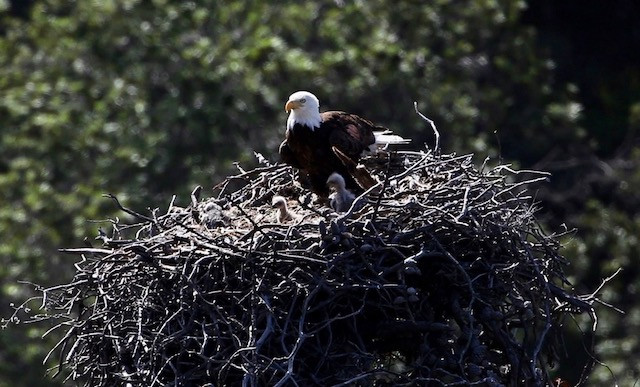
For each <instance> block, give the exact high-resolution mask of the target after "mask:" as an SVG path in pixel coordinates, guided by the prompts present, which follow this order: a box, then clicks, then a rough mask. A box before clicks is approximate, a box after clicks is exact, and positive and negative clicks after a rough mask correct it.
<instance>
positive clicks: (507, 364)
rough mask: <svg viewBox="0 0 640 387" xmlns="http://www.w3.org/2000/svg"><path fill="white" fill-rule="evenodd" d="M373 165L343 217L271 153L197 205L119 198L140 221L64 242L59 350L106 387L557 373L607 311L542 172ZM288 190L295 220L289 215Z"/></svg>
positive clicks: (426, 160) (50, 301)
mask: <svg viewBox="0 0 640 387" xmlns="http://www.w3.org/2000/svg"><path fill="white" fill-rule="evenodd" d="M365 164H366V165H367V167H368V168H369V169H370V170H371V172H372V174H373V175H374V176H375V177H376V178H377V179H378V180H379V181H380V185H379V186H378V187H374V188H375V189H371V190H369V193H365V194H363V195H361V196H359V197H358V198H357V199H356V202H355V203H354V205H353V206H352V207H351V210H350V211H349V212H347V213H345V214H336V213H334V212H333V211H332V210H331V209H329V208H327V207H324V206H322V205H320V204H317V203H316V202H314V201H313V200H311V196H310V195H308V194H307V193H305V190H303V189H302V188H301V187H300V185H299V183H298V182H297V180H296V178H295V176H296V173H295V172H294V170H292V169H291V168H290V167H287V166H282V165H272V164H269V163H268V162H266V161H264V160H263V164H262V166H260V167H259V168H257V169H254V170H250V171H247V172H245V171H242V173H240V174H239V175H237V176H232V177H229V178H228V179H226V180H225V181H224V182H222V183H221V184H219V185H218V186H217V188H216V190H215V193H216V197H213V198H209V199H206V200H202V201H200V200H198V199H197V198H196V197H195V196H194V197H193V198H192V200H193V204H192V205H190V206H188V207H187V208H179V207H177V206H174V205H170V206H169V209H168V211H166V212H165V211H158V210H156V211H150V212H149V213H148V214H141V213H138V212H134V211H132V210H130V209H127V208H125V207H123V206H121V205H120V203H119V202H118V201H117V199H115V198H113V199H114V200H115V202H116V204H117V205H118V206H120V207H121V209H122V210H124V211H126V212H128V213H129V215H133V218H134V219H135V220H134V221H131V222H129V224H128V225H123V224H121V223H120V222H118V221H116V220H114V221H113V222H112V223H113V227H112V228H113V231H111V232H109V233H108V234H105V233H103V234H102V235H101V238H102V240H103V242H104V246H102V247H100V248H96V247H87V248H80V249H67V250H65V251H66V252H69V253H73V254H77V255H78V256H80V257H81V260H80V261H79V262H78V263H76V268H77V272H76V275H75V278H73V281H72V282H70V283H68V284H64V285H60V286H56V287H53V288H49V289H42V291H43V300H44V302H43V305H44V307H45V308H46V309H47V310H48V311H49V313H48V314H46V315H40V316H36V318H39V319H42V318H48V319H57V320H58V322H59V325H58V326H57V328H58V329H61V330H62V331H63V334H64V338H63V339H62V340H61V341H60V343H59V345H58V346H57V347H56V348H54V349H53V350H52V353H54V354H58V355H59V356H60V357H59V359H60V363H61V366H62V368H63V369H67V370H68V371H69V377H71V378H73V379H76V380H79V381H81V382H83V383H86V385H91V386H113V385H125V384H128V385H132V386H169V385H173V386H190V385H204V384H206V383H210V384H208V385H215V386H223V385H240V384H241V383H242V384H243V385H259V386H267V385H275V386H285V385H286V386H291V385H298V386H310V385H320V386H328V385H434V386H439V385H445V386H446V385H469V384H474V385H487V386H501V385H532V386H533V385H536V386H538V385H546V384H552V382H551V377H550V376H549V369H550V366H551V365H552V364H553V362H554V361H556V359H557V353H556V351H557V349H558V346H559V343H558V340H557V339H558V338H559V336H560V334H561V323H562V321H563V320H564V319H565V318H566V317H567V316H570V315H571V314H583V313H585V314H586V315H589V316H591V317H592V318H594V317H595V315H594V314H593V308H592V304H593V300H594V297H593V295H587V296H579V295H576V294H574V293H573V291H572V290H571V288H570V286H569V284H568V282H567V281H566V279H565V276H564V274H563V267H564V266H565V265H566V264H567V263H566V262H565V259H563V257H562V256H561V255H560V253H559V248H560V246H559V243H558V241H557V236H549V235H546V234H545V233H544V232H543V231H542V230H541V228H540V227H539V225H538V224H537V223H536V219H535V218H534V202H533V200H532V198H531V197H530V196H529V194H528V193H527V190H526V187H527V186H528V185H530V184H531V183H533V182H536V181H538V180H542V179H544V178H545V176H544V174H540V173H538V172H533V171H521V172H515V171H513V170H512V169H510V168H509V167H508V166H505V165H502V166H498V167H495V168H487V167H486V166H483V167H482V168H480V169H477V168H476V167H474V166H473V164H472V160H471V156H468V155H467V156H455V155H439V154H436V153H434V152H431V151H425V152H398V153H393V154H384V155H382V156H376V157H371V158H369V159H368V160H365ZM526 176H528V177H526ZM371 192H375V193H376V194H375V195H374V194H371ZM275 194H277V195H282V196H284V197H286V198H287V200H288V202H289V208H290V209H291V211H292V212H293V213H295V214H296V215H297V217H298V218H297V219H295V220H294V221H291V222H289V223H285V224H279V223H277V222H276V215H275V210H274V209H273V208H272V207H271V198H272V197H273V195H275ZM378 194H379V195H378ZM161 212H164V213H163V214H161ZM43 316H45V317H43ZM590 366H591V365H588V366H587V369H586V370H585V375H586V374H587V373H588V371H589V367H590Z"/></svg>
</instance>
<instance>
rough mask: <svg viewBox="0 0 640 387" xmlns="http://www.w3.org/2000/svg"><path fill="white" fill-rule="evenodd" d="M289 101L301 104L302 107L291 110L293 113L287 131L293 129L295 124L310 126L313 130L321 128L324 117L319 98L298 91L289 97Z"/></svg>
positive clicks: (306, 92)
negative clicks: (321, 113)
mask: <svg viewBox="0 0 640 387" xmlns="http://www.w3.org/2000/svg"><path fill="white" fill-rule="evenodd" d="M289 101H297V102H300V103H301V106H300V107H299V108H297V109H293V110H291V113H289V118H287V129H289V130H291V129H293V126H294V125H295V124H301V125H304V126H308V127H309V128H311V130H314V129H315V128H319V127H320V123H322V116H321V115H320V101H319V100H318V97H316V96H315V95H313V94H312V93H310V92H308V91H296V92H295V93H293V94H291V95H290V96H289ZM303 101H304V102H303Z"/></svg>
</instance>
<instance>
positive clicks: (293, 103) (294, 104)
mask: <svg viewBox="0 0 640 387" xmlns="http://www.w3.org/2000/svg"><path fill="white" fill-rule="evenodd" d="M300 106H302V104H301V103H300V102H299V101H287V104H286V105H284V111H285V112H287V113H289V112H290V111H291V110H293V109H297V108H299V107H300Z"/></svg>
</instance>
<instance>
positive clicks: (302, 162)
mask: <svg viewBox="0 0 640 387" xmlns="http://www.w3.org/2000/svg"><path fill="white" fill-rule="evenodd" d="M284 109H285V111H286V112H290V113H289V118H288V119H287V130H286V135H285V140H284V141H283V142H282V144H280V149H279V152H280V159H281V161H282V162H284V163H286V164H289V165H291V166H293V167H295V168H298V169H300V170H301V171H303V172H304V173H306V175H307V176H308V178H309V184H310V185H311V189H312V190H313V192H315V193H316V194H318V195H319V196H321V197H327V196H328V194H329V190H328V188H327V185H326V183H327V179H328V178H329V176H330V175H331V174H332V173H334V172H337V173H338V174H340V175H342V176H343V177H344V178H345V181H346V187H348V188H350V189H356V190H358V189H359V187H358V185H357V183H356V182H355V181H354V179H353V178H352V177H351V175H350V174H349V172H348V171H347V168H346V167H345V165H344V163H343V162H341V161H340V159H339V158H338V157H337V156H336V155H335V153H334V151H333V150H332V147H335V148H337V149H338V150H340V151H341V152H342V153H343V154H344V155H346V156H348V157H349V158H350V159H352V160H353V161H354V162H357V161H358V160H359V159H360V157H361V156H362V154H363V153H365V152H375V151H377V150H379V149H380V148H381V147H384V146H386V145H388V144H405V143H407V142H409V141H408V140H405V139H404V138H402V137H400V136H396V135H393V134H391V131H389V130H388V129H386V128H384V127H381V126H376V125H375V124H373V123H372V122H371V121H369V120H366V119H364V118H362V117H360V116H357V115H355V114H349V113H345V112H340V111H328V112H324V113H320V102H319V101H318V98H317V97H316V96H315V95H313V94H312V93H310V92H308V91H297V92H295V93H293V94H291V96H290V97H289V100H288V101H287V103H286V105H285V107H284Z"/></svg>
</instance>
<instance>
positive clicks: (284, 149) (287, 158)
mask: <svg viewBox="0 0 640 387" xmlns="http://www.w3.org/2000/svg"><path fill="white" fill-rule="evenodd" d="M278 153H280V161H281V162H283V163H285V164H289V165H291V166H292V167H294V168H300V167H301V165H300V162H299V161H298V158H297V157H296V155H295V153H293V150H291V147H289V143H287V140H284V141H282V143H281V144H280V148H278Z"/></svg>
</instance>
